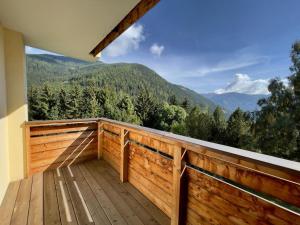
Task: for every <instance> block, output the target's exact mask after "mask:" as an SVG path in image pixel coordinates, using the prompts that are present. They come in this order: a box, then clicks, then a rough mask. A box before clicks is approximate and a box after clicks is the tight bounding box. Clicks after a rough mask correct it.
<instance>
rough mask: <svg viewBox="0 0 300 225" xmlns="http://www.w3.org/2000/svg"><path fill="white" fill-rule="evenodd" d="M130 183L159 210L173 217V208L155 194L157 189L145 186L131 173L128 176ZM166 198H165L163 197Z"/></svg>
mask: <svg viewBox="0 0 300 225" xmlns="http://www.w3.org/2000/svg"><path fill="white" fill-rule="evenodd" d="M128 181H129V183H131V184H132V185H133V186H134V187H135V188H136V189H138V190H139V191H140V192H141V193H142V194H143V195H144V196H146V197H147V198H148V199H149V200H150V201H151V202H152V203H153V204H154V205H156V206H157V207H158V208H159V209H161V210H162V211H163V212H164V213H165V214H166V215H167V216H169V217H170V216H171V210H172V208H171V206H170V205H169V204H167V203H165V202H164V201H163V200H162V199H161V198H158V197H157V193H155V188H154V189H153V186H152V185H150V186H147V185H146V184H145V185H144V184H143V183H142V182H141V181H140V180H139V178H137V177H135V176H132V175H131V173H129V174H128ZM162 197H164V196H162Z"/></svg>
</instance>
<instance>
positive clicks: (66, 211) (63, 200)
mask: <svg viewBox="0 0 300 225" xmlns="http://www.w3.org/2000/svg"><path fill="white" fill-rule="evenodd" d="M53 176H54V183H55V188H56V193H57V202H58V207H59V215H60V221H61V224H62V225H67V224H69V225H77V224H78V223H77V219H76V216H75V212H74V208H73V205H72V202H71V198H70V195H69V192H68V190H67V185H66V182H65V179H64V176H63V175H62V173H61V170H60V168H57V169H56V170H53Z"/></svg>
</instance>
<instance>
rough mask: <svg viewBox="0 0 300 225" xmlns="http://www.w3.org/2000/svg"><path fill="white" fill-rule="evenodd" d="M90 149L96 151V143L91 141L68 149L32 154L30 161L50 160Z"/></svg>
mask: <svg viewBox="0 0 300 225" xmlns="http://www.w3.org/2000/svg"><path fill="white" fill-rule="evenodd" d="M92 149H94V150H95V151H97V142H95V141H93V142H91V143H88V144H86V145H78V146H71V147H69V148H59V149H54V150H49V151H44V152H37V153H33V154H31V160H32V161H37V160H42V159H47V158H51V157H54V156H59V155H70V154H72V153H74V152H79V151H83V150H92Z"/></svg>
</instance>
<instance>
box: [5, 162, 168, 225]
mask: <svg viewBox="0 0 300 225" xmlns="http://www.w3.org/2000/svg"><path fill="white" fill-rule="evenodd" d="M70 169H71V173H70V171H69V169H68V168H67V167H64V168H61V169H59V170H49V171H46V172H44V173H39V174H35V175H33V176H32V177H31V178H30V179H24V180H22V181H19V182H13V183H11V184H10V185H9V188H8V190H7V193H6V195H5V198H4V200H3V203H2V205H1V207H0V215H1V222H0V224H1V225H2V224H4V225H10V224H18V225H19V224H25V225H26V224H28V225H43V224H45V225H50V224H51V225H67V224H68V225H69V224H70V225H79V224H80V225H81V224H95V225H98V224H99V225H100V224H101V225H126V224H127V225H128V224H130V225H135V224H138V225H143V224H144V225H159V224H163V225H167V224H170V220H169V218H168V217H167V216H166V215H164V214H163V213H162V212H161V211H160V210H159V209H158V208H157V207H156V206H154V205H153V204H152V203H151V202H150V201H149V200H147V199H146V197H144V196H143V195H142V194H141V193H140V192H138V191H137V190H136V189H135V188H134V187H133V186H132V185H131V184H129V183H124V184H122V183H121V182H120V180H119V175H118V173H117V172H116V171H115V170H114V169H113V168H112V167H111V166H110V165H109V164H108V163H107V162H105V161H103V160H100V161H98V160H93V161H88V162H85V163H81V164H78V165H72V166H70ZM75 183H76V184H77V188H78V189H79V190H80V193H81V196H82V198H81V197H80V196H79V193H78V191H77V188H76V185H75ZM61 186H63V189H64V191H62V188H61ZM63 192H64V194H63ZM63 195H64V197H63ZM82 201H83V202H84V203H85V204H86V209H87V210H88V212H89V213H90V218H92V221H93V222H90V221H89V220H88V216H87V214H86V211H85V209H84V205H83V203H82ZM66 202H67V204H68V211H69V215H70V217H69V218H71V220H68V219H67V212H66V206H65V204H66Z"/></svg>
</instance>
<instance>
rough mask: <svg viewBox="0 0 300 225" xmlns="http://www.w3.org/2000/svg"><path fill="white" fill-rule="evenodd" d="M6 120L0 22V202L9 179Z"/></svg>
mask: <svg viewBox="0 0 300 225" xmlns="http://www.w3.org/2000/svg"><path fill="white" fill-rule="evenodd" d="M7 121H8V119H7V107H6V81H5V60H4V29H3V27H2V25H1V24H0V203H1V201H2V199H3V197H4V194H5V191H6V188H7V186H8V183H9V180H10V179H9V154H8V134H7V133H8V129H7V128H8V127H7V124H8V122H7Z"/></svg>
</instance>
